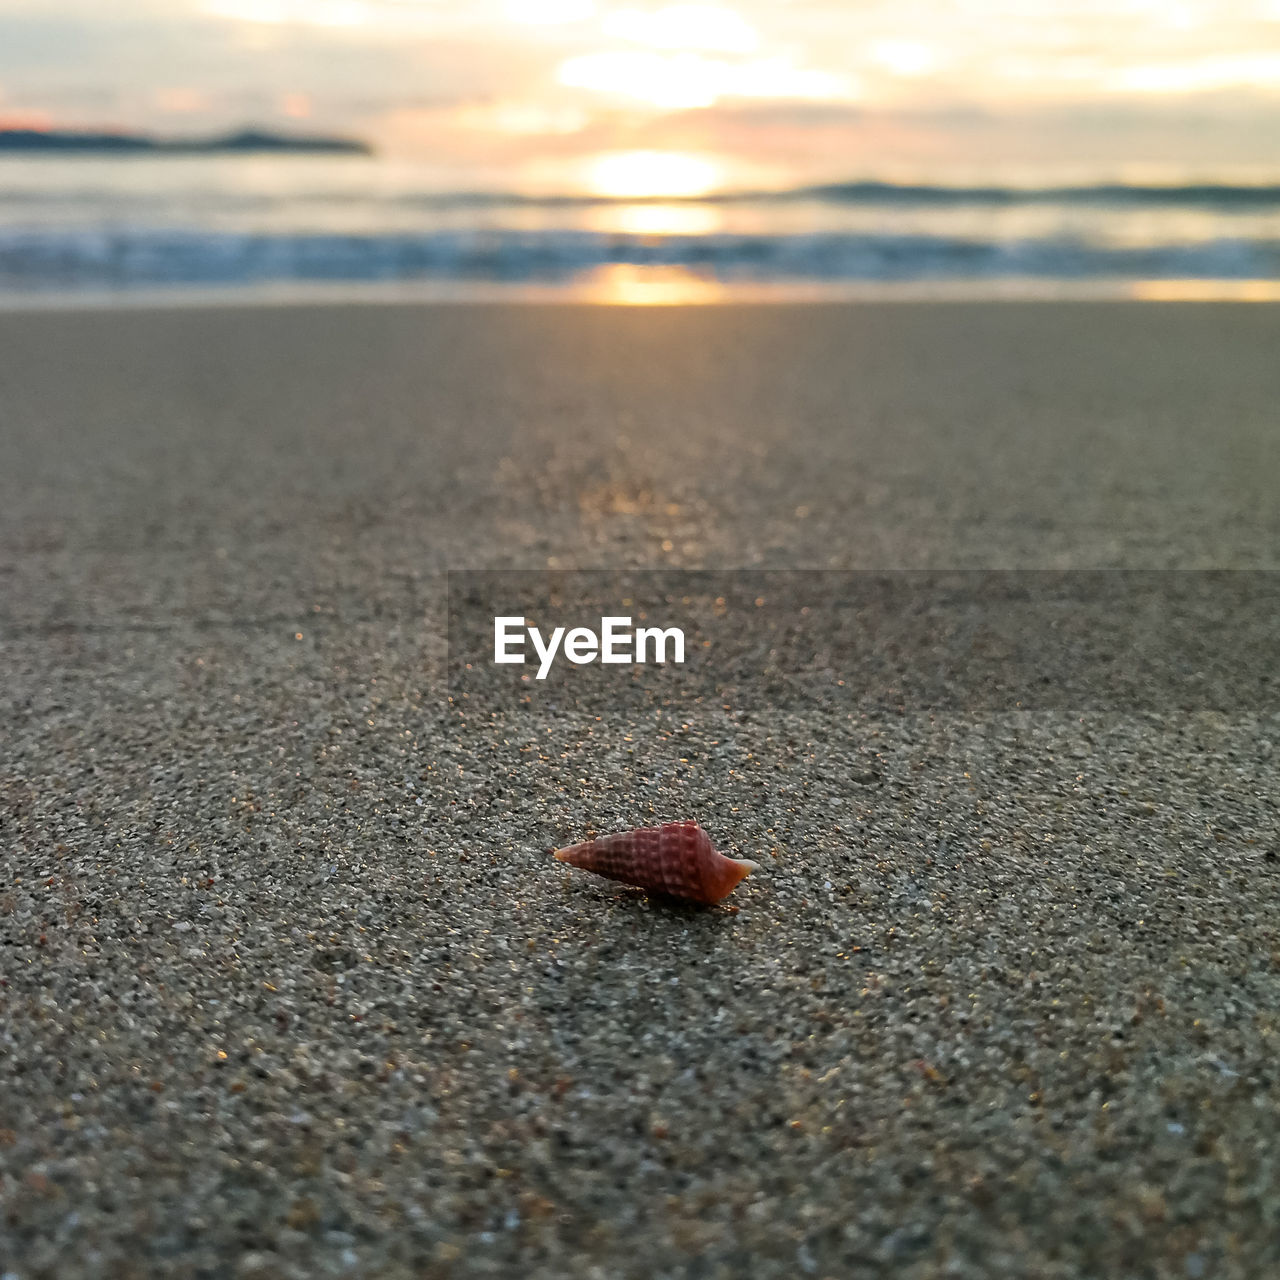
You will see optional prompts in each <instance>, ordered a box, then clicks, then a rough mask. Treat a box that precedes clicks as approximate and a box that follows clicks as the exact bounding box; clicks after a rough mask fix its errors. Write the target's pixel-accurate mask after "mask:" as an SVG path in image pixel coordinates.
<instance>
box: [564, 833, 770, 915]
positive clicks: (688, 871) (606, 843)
mask: <svg viewBox="0 0 1280 1280" xmlns="http://www.w3.org/2000/svg"><path fill="white" fill-rule="evenodd" d="M556 857H557V858H558V859H559V860H560V861H561V862H567V863H569V864H570V865H571V866H574V867H581V868H582V869H583V870H584V871H593V872H595V874H596V875H598V876H607V877H608V878H609V879H610V880H621V881H622V883H623V884H632V885H636V886H638V887H639V888H641V889H648V890H650V891H651V892H652V893H665V894H668V895H669V896H670V897H673V898H685V899H687V900H689V901H691V902H702V903H706V904H708V905H711V904H713V903H716V902H719V901H720V899H721V898H725V897H728V895H729V894H731V893H732V892H733V890H734V889H735V888H736V887H737V885H738V883H739V881H741V880H742V879H743V878H744V877H745V876H747V875H749V874H750V873H751V872H752V871H755V870H757V869H758V867H757V864H756V863H754V862H749V861H748V860H747V859H746V858H726V857H725V856H724V854H722V853H717V852H716V850H715V848H714V847H713V846H712V844H711V837H710V836H708V835H707V833H706V832H705V831H703V829H702V828H701V827H700V826H698V824H697V823H696V822H667V823H664V824H663V825H662V826H660V827H641V828H640V829H639V830H638V831H620V832H618V833H617V834H615V835H610V836H601V837H600V838H599V839H598V840H587V841H585V842H584V843H583V844H574V845H570V846H569V847H568V848H567V849H557V850H556Z"/></svg>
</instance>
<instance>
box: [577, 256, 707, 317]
mask: <svg viewBox="0 0 1280 1280" xmlns="http://www.w3.org/2000/svg"><path fill="white" fill-rule="evenodd" d="M576 292H577V296H578V297H579V298H580V299H581V300H582V301H583V302H596V303H608V304H610V305H613V306H623V307H672V306H684V305H687V304H689V303H704V302H721V301H723V300H724V298H725V297H726V291H725V287H724V285H722V284H720V283H719V282H718V281H716V280H709V279H707V278H706V277H705V276H699V275H696V274H694V272H692V271H690V270H689V269H688V268H687V267H677V266H647V265H646V266H640V265H637V264H635V263H631V262H613V263H609V264H608V265H606V266H602V267H599V268H597V269H596V270H595V271H593V272H592V273H591V274H590V275H589V276H588V277H587V278H586V279H585V280H584V281H583V282H582V285H581V287H580V289H579V290H577V291H576Z"/></svg>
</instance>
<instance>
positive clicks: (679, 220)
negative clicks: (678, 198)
mask: <svg viewBox="0 0 1280 1280" xmlns="http://www.w3.org/2000/svg"><path fill="white" fill-rule="evenodd" d="M583 221H584V222H585V224H586V225H587V227H588V228H589V229H590V230H592V231H599V232H601V233H602V234H604V235H627V236H705V235H710V234H711V233H712V232H715V231H719V230H721V229H722V228H723V225H724V218H723V216H722V214H721V212H720V210H719V209H717V208H714V207H712V206H710V205H705V204H648V203H645V204H605V205H597V206H595V207H593V208H591V209H588V210H587V211H586V215H585V217H584V219H583Z"/></svg>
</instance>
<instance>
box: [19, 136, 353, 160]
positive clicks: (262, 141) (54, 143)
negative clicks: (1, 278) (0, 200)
mask: <svg viewBox="0 0 1280 1280" xmlns="http://www.w3.org/2000/svg"><path fill="white" fill-rule="evenodd" d="M372 150H373V149H372V148H371V147H370V146H369V144H368V143H366V142H361V141H359V140H358V139H355V138H338V137H328V136H325V135H322V134H288V133H272V132H270V131H269V130H266V129H238V130H236V131H235V132H233V133H225V134H219V135H217V136H215V137H212V138H160V137H155V136H153V135H151V134H147V133H123V132H107V131H104V132H94V131H91V130H80V129H0V153H4V152H15V151H18V152H22V153H24V154H34V153H40V152H50V151H53V152H58V153H61V154H65V153H67V152H93V153H94V154H100V155H121V156H129V155H223V154H226V153H228V152H230V153H233V154H238V155H245V154H252V153H254V152H271V153H273V154H279V153H281V152H305V153H317V152H318V153H322V154H326V155H362V156H363V155H370V154H371V153H372Z"/></svg>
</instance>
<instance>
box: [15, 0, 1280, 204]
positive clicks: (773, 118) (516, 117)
mask: <svg viewBox="0 0 1280 1280" xmlns="http://www.w3.org/2000/svg"><path fill="white" fill-rule="evenodd" d="M0 123H4V124H9V125H14V124H34V125H39V126H63V125H77V126H84V125H91V126H102V125H110V126H115V127H123V128H147V129H153V130H158V131H163V132H165V133H199V132H209V131H213V130H217V129H221V128H225V127H228V126H237V125H242V124H246V123H253V124H261V125H267V126H274V127H290V128H296V129H299V130H315V131H334V130H336V131H341V132H344V133H350V134H353V135H357V136H360V137H363V138H365V139H367V140H369V141H370V142H372V143H373V144H374V145H375V146H376V147H377V148H378V149H379V151H380V153H382V154H384V155H388V156H393V157H404V158H407V159H413V160H416V161H421V162H424V163H430V164H432V165H435V166H438V167H439V168H440V170H441V171H442V172H453V173H455V174H457V175H462V178H460V179H459V180H465V176H466V175H468V174H470V175H473V176H475V178H476V180H477V181H482V180H484V179H485V178H486V176H487V177H489V178H492V177H493V176H494V175H498V174H502V175H506V177H507V178H508V179H511V180H514V181H515V182H516V183H517V184H518V185H526V186H529V187H530V188H538V187H547V186H552V187H554V186H563V185H566V184H568V185H574V184H575V183H578V184H586V185H587V186H589V187H594V188H596V189H601V190H605V189H612V190H615V191H618V192H621V193H623V194H627V193H628V192H629V191H630V190H634V191H635V192H636V193H638V194H644V193H646V192H647V191H648V190H657V189H660V188H666V189H667V193H671V194H678V193H681V192H695V191H697V190H701V189H704V188H708V187H715V186H726V185H727V186H735V185H741V186H755V185H762V184H763V185H786V184H788V183H790V182H794V181H827V180H840V179H846V178H852V177H859V176H883V177H890V178H898V179H913V178H920V177H924V176H928V177H931V178H949V179H952V180H959V181H965V180H972V179H979V180H981V179H987V178H993V177H1008V176H1009V175H1010V174H1023V175H1027V176H1028V177H1029V178H1031V179H1035V178H1037V177H1041V176H1045V177H1050V178H1052V177H1061V176H1065V177H1070V176H1071V175H1072V174H1088V175H1091V176H1097V175H1098V174H1110V175H1114V176H1117V177H1133V176H1138V177H1150V178H1153V179H1155V180H1160V178H1161V177H1164V176H1171V175H1175V174H1176V175H1178V176H1179V177H1185V176H1187V175H1194V176H1203V177H1216V176H1245V177H1247V176H1248V175H1249V174H1258V175H1269V176H1271V177H1274V176H1275V175H1276V174H1277V173H1278V172H1280V0H771V2H769V3H765V2H764V0H735V2H734V3H732V4H729V3H726V4H720V3H705V4H704V3H663V2H662V0H657V2H656V3H654V2H649V0H112V2H111V3H110V4H104V3H103V2H102V0H0ZM611 166H612V167H611Z"/></svg>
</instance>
